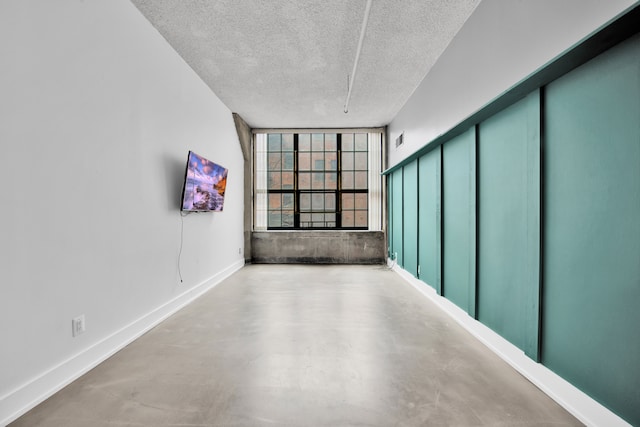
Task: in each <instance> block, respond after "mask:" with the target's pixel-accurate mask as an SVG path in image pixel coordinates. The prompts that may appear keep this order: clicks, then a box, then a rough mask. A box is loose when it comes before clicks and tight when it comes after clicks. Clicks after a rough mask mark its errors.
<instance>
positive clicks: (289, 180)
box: [282, 172, 293, 190]
mask: <svg viewBox="0 0 640 427" xmlns="http://www.w3.org/2000/svg"><path fill="white" fill-rule="evenodd" d="M282 189H283V190H293V172H283V173H282Z"/></svg>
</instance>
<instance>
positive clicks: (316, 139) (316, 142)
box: [311, 133, 324, 151]
mask: <svg viewBox="0 0 640 427" xmlns="http://www.w3.org/2000/svg"><path fill="white" fill-rule="evenodd" d="M311 151H324V134H323V133H314V134H312V135H311Z"/></svg>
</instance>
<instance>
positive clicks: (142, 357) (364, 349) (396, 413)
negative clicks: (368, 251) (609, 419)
mask: <svg viewBox="0 0 640 427" xmlns="http://www.w3.org/2000/svg"><path fill="white" fill-rule="evenodd" d="M576 425H581V424H580V423H579V422H578V421H577V420H576V419H575V418H573V417H572V416H571V415H570V414H568V413H567V412H566V411H565V410H564V409H562V408H561V407H560V406H558V405H557V404H556V403H555V402H553V401H552V400H551V399H550V398H549V397H547V396H546V395H545V394H544V393H542V392H541V391H540V390H539V389H537V388H536V387H535V386H534V385H532V384H531V383H530V382H528V381H527V380H526V379H525V378H524V377H522V376H521V375H520V374H518V373H517V372H516V371H514V370H513V369H512V368H511V367H509V366H508V365H507V364H506V363H505V362H503V361H502V360H501V359H499V358H498V357H497V356H495V355H494V354H493V353H492V352H491V351H489V350H488V349H487V348H485V347H484V346H483V345H482V344H481V343H480V342H478V341H477V340H475V339H474V338H473V337H472V336H471V335H469V334H468V333H467V332H466V331H465V330H463V329H462V328H461V327H460V326H459V325H458V324H456V323H455V322H453V321H452V320H451V319H450V318H449V317H448V316H447V315H446V314H444V313H442V312H441V311H440V310H439V309H438V308H437V307H436V306H434V305H433V303H431V302H430V301H429V300H428V299H426V298H425V297H423V296H422V295H420V294H419V293H418V292H417V291H416V290H415V289H413V288H412V287H411V286H410V285H409V284H407V283H406V282H404V280H402V279H401V278H400V277H399V276H398V275H397V274H396V273H394V272H392V271H389V270H387V269H385V268H384V267H382V266H334V265H327V266H302V265H285V266H283V265H249V266H247V267H245V268H243V269H242V270H240V271H239V272H237V273H236V274H234V275H233V276H232V277H230V278H229V279H227V280H225V281H224V282H223V283H221V284H219V285H218V286H217V287H215V288H214V289H213V290H211V291H210V292H209V293H207V294H206V295H204V296H203V297H201V298H200V299H198V300H197V301H195V302H193V303H192V304H191V305H189V306H188V307H186V308H184V309H183V310H181V311H180V312H178V313H177V314H175V315H174V316H172V317H171V318H169V319H167V320H166V321H164V322H163V323H162V324H160V325H159V326H157V327H156V328H154V329H153V330H151V331H150V332H149V333H147V334H145V335H144V336H142V337H141V338H140V339H138V340H137V341H135V342H134V343H132V344H131V345H129V346H127V347H126V348H125V349H123V350H122V351H120V352H119V353H117V354H116V355H114V356H113V357H112V358H110V359H109V360H107V361H106V362H105V363H103V364H101V365H100V366H98V367H97V368H95V369H93V370H92V371H91V372H89V373H88V374H87V375H85V376H83V377H82V378H80V379H79V380H77V381H75V382H74V383H72V384H71V385H69V386H68V387H66V388H65V389H63V390H62V391H61V392H59V393H57V394H56V395H54V396H53V397H51V398H50V399H48V400H47V401H45V402H44V403H42V404H41V405H39V406H38V407H36V408H34V409H33V410H31V411H30V412H28V413H27V414H25V415H24V416H23V417H21V418H20V419H18V420H16V421H15V422H14V423H13V424H11V426H15V427H17V426H29V427H36V426H61V427H62V426H64V427H74V426H78V427H80V426H81V427H87V426H91V427H100V426H385V427H387V426H521V427H525V426H555V427H558V426H576Z"/></svg>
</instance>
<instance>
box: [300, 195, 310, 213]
mask: <svg viewBox="0 0 640 427" xmlns="http://www.w3.org/2000/svg"><path fill="white" fill-rule="evenodd" d="M309 210H311V194H309V193H303V194H300V211H301V212H302V211H309Z"/></svg>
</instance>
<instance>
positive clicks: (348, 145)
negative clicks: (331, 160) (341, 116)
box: [342, 133, 353, 151]
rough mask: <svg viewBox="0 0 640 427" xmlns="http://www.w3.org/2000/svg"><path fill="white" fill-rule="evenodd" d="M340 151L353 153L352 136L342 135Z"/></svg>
mask: <svg viewBox="0 0 640 427" xmlns="http://www.w3.org/2000/svg"><path fill="white" fill-rule="evenodd" d="M342 151H353V134H352V133H343V134H342Z"/></svg>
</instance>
